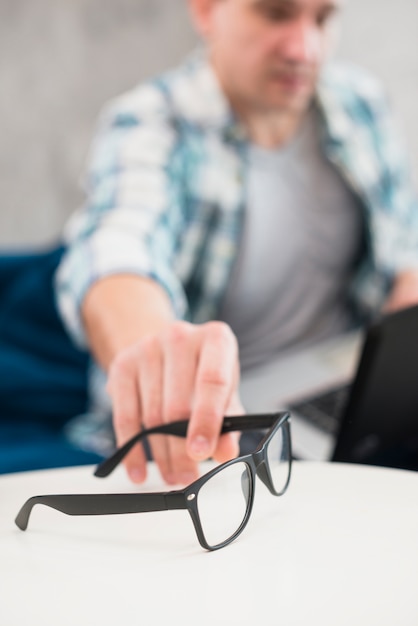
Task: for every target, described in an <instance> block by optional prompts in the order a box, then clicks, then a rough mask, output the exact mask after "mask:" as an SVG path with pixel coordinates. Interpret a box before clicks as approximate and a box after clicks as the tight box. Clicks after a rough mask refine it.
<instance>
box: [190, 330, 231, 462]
mask: <svg viewBox="0 0 418 626" xmlns="http://www.w3.org/2000/svg"><path fill="white" fill-rule="evenodd" d="M237 367H238V346H237V340H236V338H235V335H234V334H233V332H232V331H231V329H230V328H229V326H227V325H226V324H224V323H222V322H210V323H209V324H206V325H205V326H204V327H203V328H202V339H201V346H200V355H199V362H198V367H197V373H196V383H195V390H194V402H193V408H192V414H191V417H190V423H189V428H188V433H187V453H188V454H189V456H190V457H191V458H192V459H194V460H196V461H199V460H203V459H207V458H209V457H210V456H211V455H212V454H213V453H214V451H215V449H216V446H217V442H218V438H219V433H220V430H221V426H222V421H223V417H224V415H225V411H226V409H227V407H228V404H229V400H230V398H231V395H232V394H233V392H234V391H235V387H236V386H237V380H238V377H237V375H236V373H237Z"/></svg>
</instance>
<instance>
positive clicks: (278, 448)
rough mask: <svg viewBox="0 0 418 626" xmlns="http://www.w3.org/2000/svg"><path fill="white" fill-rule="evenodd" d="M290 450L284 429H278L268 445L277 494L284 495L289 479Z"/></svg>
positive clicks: (272, 476)
mask: <svg viewBox="0 0 418 626" xmlns="http://www.w3.org/2000/svg"><path fill="white" fill-rule="evenodd" d="M289 460H290V450H289V441H288V438H287V436H286V432H285V430H284V428H278V429H277V430H276V432H275V433H274V435H273V436H272V438H271V439H270V441H269V442H268V444H267V461H268V467H269V470H270V476H271V480H272V483H273V487H274V489H275V491H276V494H278V495H279V494H281V493H283V491H284V489H285V488H286V486H287V481H288V479H289Z"/></svg>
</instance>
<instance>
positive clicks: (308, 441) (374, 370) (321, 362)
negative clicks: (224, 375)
mask: <svg viewBox="0 0 418 626" xmlns="http://www.w3.org/2000/svg"><path fill="white" fill-rule="evenodd" d="M276 390H277V391H276ZM242 392H243V393H242V395H243V399H244V405H245V406H247V405H248V402H246V399H247V401H248V400H249V399H250V398H251V401H252V403H253V406H252V407H251V406H250V410H255V403H256V402H257V401H258V403H259V406H260V405H261V408H262V409H263V410H264V409H265V410H274V409H279V408H282V409H289V410H290V412H291V415H292V444H293V452H294V456H295V458H297V459H306V460H318V461H320V460H322V461H324V460H330V461H338V462H354V463H365V464H373V465H385V466H392V467H404V468H406V469H418V306H414V307H410V308H408V309H404V310H402V311H399V312H396V313H393V314H387V315H384V316H382V317H380V318H379V319H378V320H376V321H374V322H373V323H372V324H371V325H370V326H369V327H368V328H367V329H366V331H365V332H363V333H362V332H355V333H352V334H349V335H347V336H345V337H343V338H339V339H336V340H332V341H330V342H328V343H327V344H324V345H321V346H318V347H316V348H313V349H310V350H308V351H305V352H302V353H300V354H296V355H290V356H289V357H288V358H284V359H281V360H280V362H278V363H276V364H275V365H273V367H271V368H270V370H269V371H267V370H265V371H264V372H258V373H257V375H256V376H254V375H252V376H251V375H250V376H247V377H245V376H244V378H243V382H242ZM250 405H251V402H250ZM247 408H248V406H247Z"/></svg>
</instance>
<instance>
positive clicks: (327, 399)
mask: <svg viewBox="0 0 418 626" xmlns="http://www.w3.org/2000/svg"><path fill="white" fill-rule="evenodd" d="M350 387H351V385H344V386H341V387H336V388H333V389H330V390H328V391H326V392H325V393H322V394H319V395H317V396H313V397H311V398H305V399H304V400H302V401H300V402H297V403H296V404H293V405H291V406H290V407H289V410H290V412H292V411H295V413H298V414H299V415H300V416H301V417H303V418H305V419H307V420H308V421H309V422H311V423H313V424H315V425H316V426H318V428H320V429H321V430H323V431H325V432H326V433H329V434H335V433H336V432H337V430H338V425H339V423H340V420H341V417H342V412H343V410H344V406H345V404H346V402H347V400H348V394H349V392H350Z"/></svg>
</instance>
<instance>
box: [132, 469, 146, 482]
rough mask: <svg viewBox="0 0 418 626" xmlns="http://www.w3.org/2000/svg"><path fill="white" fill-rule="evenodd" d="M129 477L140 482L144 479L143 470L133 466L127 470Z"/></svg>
mask: <svg viewBox="0 0 418 626" xmlns="http://www.w3.org/2000/svg"><path fill="white" fill-rule="evenodd" d="M129 478H130V479H131V480H132V482H134V483H141V482H142V481H143V480H144V472H143V471H142V470H140V469H138V468H137V467H133V468H132V469H130V470H129Z"/></svg>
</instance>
